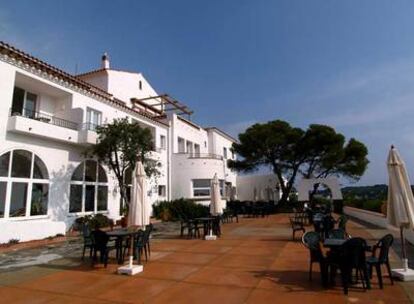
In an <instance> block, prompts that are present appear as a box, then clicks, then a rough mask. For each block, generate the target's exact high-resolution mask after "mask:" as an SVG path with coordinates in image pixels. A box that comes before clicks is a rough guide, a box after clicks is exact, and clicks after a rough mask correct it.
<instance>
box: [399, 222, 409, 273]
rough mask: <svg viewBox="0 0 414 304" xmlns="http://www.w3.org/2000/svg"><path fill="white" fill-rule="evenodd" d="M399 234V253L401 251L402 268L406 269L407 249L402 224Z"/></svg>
mask: <svg viewBox="0 0 414 304" xmlns="http://www.w3.org/2000/svg"><path fill="white" fill-rule="evenodd" d="M400 236H401V251H402V252H401V253H402V260H403V268H404V270H407V269H408V260H407V249H406V247H405V237H404V228H403V226H401V227H400Z"/></svg>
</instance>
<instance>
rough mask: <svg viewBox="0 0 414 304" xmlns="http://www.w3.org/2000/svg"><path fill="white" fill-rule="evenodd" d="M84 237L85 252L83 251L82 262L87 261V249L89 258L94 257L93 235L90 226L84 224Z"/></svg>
mask: <svg viewBox="0 0 414 304" xmlns="http://www.w3.org/2000/svg"><path fill="white" fill-rule="evenodd" d="M82 237H83V250H82V260H84V259H85V252H86V249H88V248H89V258H91V257H92V252H93V244H94V241H93V238H92V235H91V230H90V229H89V226H88V225H86V224H83V226H82Z"/></svg>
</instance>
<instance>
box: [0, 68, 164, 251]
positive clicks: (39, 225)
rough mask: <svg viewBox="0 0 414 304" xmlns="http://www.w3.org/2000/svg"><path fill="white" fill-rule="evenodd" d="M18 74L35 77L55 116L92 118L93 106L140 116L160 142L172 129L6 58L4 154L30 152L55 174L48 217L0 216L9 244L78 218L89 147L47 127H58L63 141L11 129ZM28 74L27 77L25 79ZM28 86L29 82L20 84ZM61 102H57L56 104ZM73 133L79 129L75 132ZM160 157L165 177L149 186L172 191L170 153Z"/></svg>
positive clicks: (1, 106)
mask: <svg viewBox="0 0 414 304" xmlns="http://www.w3.org/2000/svg"><path fill="white" fill-rule="evenodd" d="M16 72H18V73H19V74H18V75H19V79H20V80H21V79H24V80H25V81H27V79H26V78H28V79H29V82H28V83H26V84H29V85H30V86H33V87H34V89H35V90H34V91H35V93H38V94H39V110H41V111H42V112H44V113H48V114H50V115H54V116H58V117H60V118H64V119H68V120H71V121H74V122H78V123H82V122H84V121H85V119H86V108H87V107H92V108H94V109H96V110H98V111H101V112H102V113H103V122H104V123H105V122H110V121H112V120H113V119H114V118H119V117H129V118H131V117H134V119H137V120H140V121H141V123H143V124H145V125H148V126H149V127H152V128H154V129H155V137H156V138H155V140H156V141H157V142H158V141H159V135H161V134H162V135H164V136H166V137H168V127H167V126H164V125H162V124H159V123H156V122H153V121H151V120H149V119H146V118H142V117H141V116H137V115H134V114H132V113H127V112H124V111H122V110H120V109H118V108H116V107H114V106H112V105H111V104H110V103H109V102H104V101H98V100H96V99H93V98H91V97H88V96H85V95H83V94H81V93H78V92H77V91H73V90H70V89H68V88H66V87H64V86H60V85H58V84H56V83H54V82H51V81H49V80H46V79H43V78H41V77H39V76H36V75H34V74H31V73H29V72H27V71H25V70H22V69H20V68H17V67H15V66H13V65H10V64H8V63H5V62H3V61H0V79H1V80H2V81H1V82H0V100H1V101H2V102H1V103H0V121H2V123H0V155H1V154H3V153H5V152H7V151H10V150H13V149H24V150H29V151H31V152H33V153H34V154H36V155H37V156H39V157H40V158H41V159H42V160H43V162H44V163H45V165H46V167H47V169H48V172H49V177H50V184H49V205H48V214H47V215H46V216H41V217H37V218H36V219H33V218H13V219H11V218H9V219H7V218H6V219H4V218H2V219H0V231H1V233H0V243H1V242H7V241H8V240H10V239H12V238H18V239H20V240H21V241H23V240H30V239H35V238H41V237H47V236H51V235H55V234H57V233H64V232H65V230H67V229H68V228H69V227H70V225H71V224H72V223H73V221H74V220H75V218H76V217H77V216H80V215H82V214H69V212H68V210H69V189H70V180H71V176H72V173H73V171H74V170H75V168H76V167H77V166H78V165H79V164H80V163H81V162H82V161H83V160H84V158H83V155H82V152H83V151H84V150H85V147H84V146H80V145H78V144H71V143H70V142H69V141H68V142H65V137H66V135H65V131H67V130H69V129H65V128H61V127H58V126H52V125H50V124H45V127H47V128H53V131H54V132H53V133H54V134H53V136H54V137H59V136H61V137H62V141H60V142H59V141H56V140H51V139H47V138H46V137H44V138H41V137H38V136H33V135H31V134H27V135H26V134H17V133H14V132H10V131H7V122H8V120H9V110H10V108H11V104H12V96H13V89H14V85H15V78H16V77H15V76H16ZM22 76H23V78H22ZM18 84H19V86H22V87H23V88H25V83H24V82H23V83H21V82H20V83H18ZM53 102H55V105H54V104H53ZM30 122H32V123H33V124H39V123H40V122H38V121H35V120H29V119H28V123H29V124H30ZM72 132H75V131H73V130H72ZM153 154H154V157H155V158H157V159H159V161H160V162H161V164H162V166H161V168H160V171H161V176H160V177H158V179H157V180H154V179H153V180H151V181H150V186H149V188H150V189H152V188H155V186H156V183H158V184H163V185H166V186H167V191H168V171H167V162H168V157H167V151H166V150H162V151H159V152H154V153H153ZM105 169H106V173H107V175H108V190H109V191H108V192H109V193H108V212H106V213H107V215H108V216H109V217H112V218H114V219H117V218H119V199H120V195H119V191H118V190H117V189H118V188H117V183H116V180H115V178H114V176H113V175H112V174H111V173H110V172H109V170H108V168H105ZM150 199H151V201H152V202H155V201H156V200H157V199H158V194H157V193H156V191H154V192H153V193H152V195H151V197H150Z"/></svg>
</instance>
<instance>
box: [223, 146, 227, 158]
mask: <svg viewBox="0 0 414 304" xmlns="http://www.w3.org/2000/svg"><path fill="white" fill-rule="evenodd" d="M223 158H224V159H227V148H226V147H223Z"/></svg>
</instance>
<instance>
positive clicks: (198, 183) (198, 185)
mask: <svg viewBox="0 0 414 304" xmlns="http://www.w3.org/2000/svg"><path fill="white" fill-rule="evenodd" d="M219 182H220V195H221V196H223V188H224V180H222V179H220V180H219ZM210 187H211V179H193V196H194V197H198V196H210Z"/></svg>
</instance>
